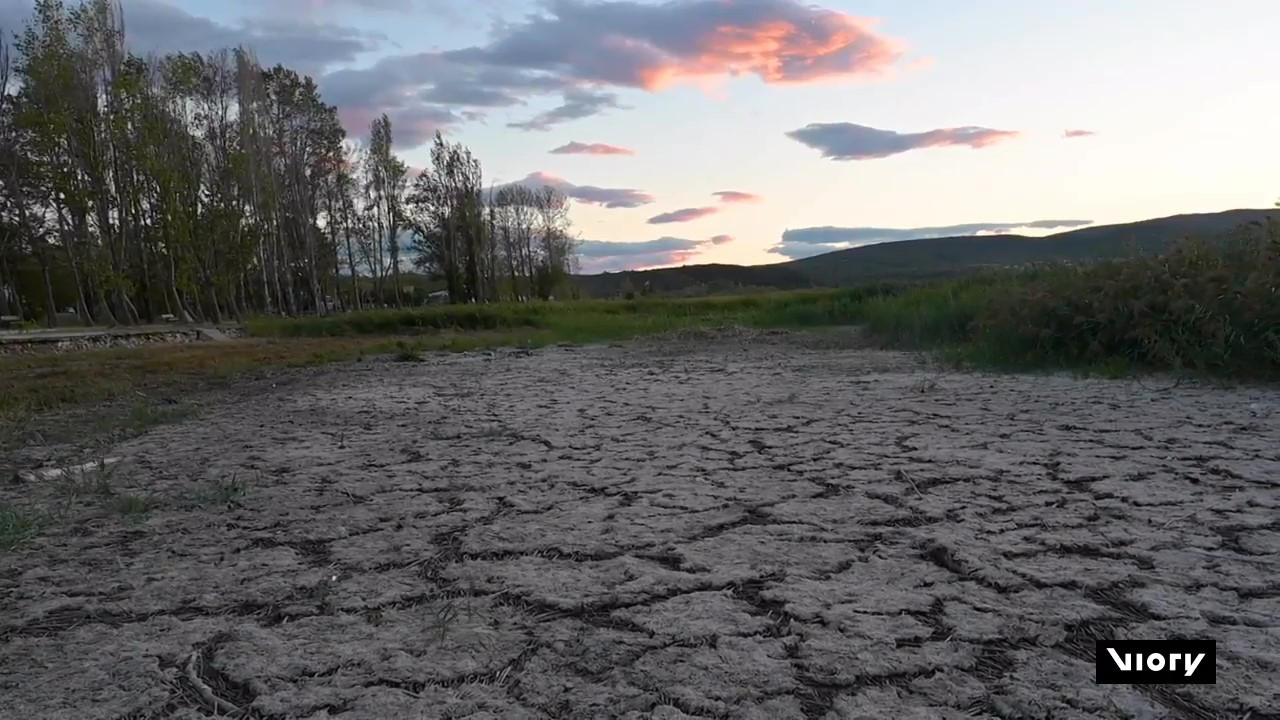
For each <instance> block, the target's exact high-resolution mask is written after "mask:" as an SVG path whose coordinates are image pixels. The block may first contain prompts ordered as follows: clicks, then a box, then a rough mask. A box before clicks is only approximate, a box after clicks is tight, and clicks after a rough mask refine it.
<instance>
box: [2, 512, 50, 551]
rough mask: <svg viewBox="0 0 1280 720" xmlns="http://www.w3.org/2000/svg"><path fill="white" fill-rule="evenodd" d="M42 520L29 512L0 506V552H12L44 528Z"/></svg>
mask: <svg viewBox="0 0 1280 720" xmlns="http://www.w3.org/2000/svg"><path fill="white" fill-rule="evenodd" d="M44 524H45V523H44V518H42V517H40V516H37V515H35V514H32V513H31V512H30V511H27V510H22V509H19V508H13V507H2V506H0V550H12V549H14V548H16V547H17V546H19V545H21V544H22V543H24V542H26V541H27V540H30V539H31V538H32V537H34V536H35V534H36V533H38V532H40V529H41V528H43V527H44Z"/></svg>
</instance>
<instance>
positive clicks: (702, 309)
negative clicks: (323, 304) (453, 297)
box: [248, 285, 900, 342]
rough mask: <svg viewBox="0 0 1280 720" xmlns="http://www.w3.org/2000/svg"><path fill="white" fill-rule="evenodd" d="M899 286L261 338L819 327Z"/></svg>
mask: <svg viewBox="0 0 1280 720" xmlns="http://www.w3.org/2000/svg"><path fill="white" fill-rule="evenodd" d="M899 291H900V287H899V286H895V285H867V286H859V287H853V288H846V289H842V290H804V291H793V292H780V293H762V294H757V295H739V296H724V297H704V298H638V299H634V300H577V301H552V302H534V303H495V304H490V305H463V306H452V305H450V306H438V307H422V308H405V309H398V310H373V311H366V312H357V313H345V314H339V315H331V316H328V317H313V318H258V319H254V320H251V321H250V322H249V323H248V330H249V333H250V334H251V335H254V336H259V337H342V336H358V335H423V336H433V337H439V336H441V335H442V334H445V335H447V334H449V333H454V334H457V333H476V332H479V333H485V332H489V333H494V332H496V333H503V334H514V335H523V336H527V337H530V338H537V337H544V336H545V337H547V338H550V337H555V338H558V339H559V340H561V341H569V342H577V341H590V340H611V339H616V338H620V337H627V336H634V335H642V334H649V333H653V332H661V331H663V330H672V329H678V328H683V327H690V326H703V325H715V324H740V325H751V326H773V327H779V326H794V327H805V326H817V325H835V324H844V323H847V322H850V321H852V320H854V319H855V318H856V317H857V314H858V312H859V308H860V307H861V305H862V303H863V302H865V301H866V300H867V299H868V298H872V297H881V296H885V295H889V294H892V293H895V292H899Z"/></svg>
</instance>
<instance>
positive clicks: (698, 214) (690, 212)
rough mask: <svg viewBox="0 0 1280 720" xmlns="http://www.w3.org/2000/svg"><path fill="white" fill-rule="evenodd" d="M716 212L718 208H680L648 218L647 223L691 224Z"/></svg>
mask: <svg viewBox="0 0 1280 720" xmlns="http://www.w3.org/2000/svg"><path fill="white" fill-rule="evenodd" d="M718 212H720V208H716V207H698V208H681V209H679V210H672V211H671V212H665V213H662V214H661V215H654V216H653V217H651V218H649V220H648V221H647V222H648V223H649V224H650V225H664V224H666V223H683V222H693V221H694V220H697V219H699V218H704V217H706V216H708V215H715V214H716V213H718Z"/></svg>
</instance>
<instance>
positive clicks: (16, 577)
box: [0, 334, 1280, 720]
mask: <svg viewBox="0 0 1280 720" xmlns="http://www.w3.org/2000/svg"><path fill="white" fill-rule="evenodd" d="M302 374H305V375H306V377H305V378H304V379H305V381H302V379H296V380H297V381H291V382H282V383H281V384H280V386H279V387H278V388H276V389H275V390H272V391H267V390H265V389H263V388H258V389H256V390H255V391H254V393H253V395H252V396H250V397H245V398H243V399H242V400H241V401H239V402H229V401H228V402H222V403H220V404H215V405H213V406H212V407H209V408H207V410H206V411H205V412H204V413H203V414H202V415H201V416H199V417H197V418H194V419H190V420H187V421H184V422H181V423H179V424H175V425H170V426H161V427H157V428H154V429H152V430H150V431H149V432H147V433H146V434H145V435H143V436H141V437H137V438H135V439H132V440H128V441H125V442H122V443H119V444H117V445H116V446H114V447H111V448H109V449H108V451H107V452H108V453H109V454H110V455H111V456H113V457H120V458H122V461H121V463H120V464H119V468H120V470H119V471H118V472H117V474H116V475H115V480H113V482H118V483H121V484H122V485H127V486H128V488H127V490H126V489H125V488H124V487H121V488H119V489H118V492H120V493H123V492H126V491H127V492H131V493H136V494H145V495H146V496H148V497H152V498H154V499H156V502H155V503H153V504H152V505H149V506H148V510H147V511H146V512H145V513H142V514H140V515H135V516H130V517H123V516H115V515H112V514H111V513H106V512H103V511H102V509H101V508H100V507H98V506H96V505H95V506H93V507H90V504H91V503H87V501H84V500H83V498H81V499H79V500H76V501H75V502H72V501H71V500H68V499H67V498H65V497H63V496H61V495H59V492H61V491H60V490H59V489H57V488H55V487H53V485H51V484H50V485H42V486H17V485H8V486H4V487H3V489H2V490H0V501H3V502H4V504H6V505H9V506H18V507H26V508H29V509H30V510H32V511H33V512H36V511H41V510H42V509H43V510H48V509H52V508H58V509H59V512H58V514H57V515H56V517H57V518H58V521H57V522H55V523H53V524H52V525H51V526H49V527H47V528H46V529H45V530H44V531H43V532H41V533H40V534H39V535H37V536H36V537H35V538H34V539H32V540H30V541H28V542H26V543H25V544H23V545H20V546H19V547H18V548H17V549H15V550H12V551H5V552H4V554H3V562H2V563H0V564H3V565H4V567H3V568H0V696H3V697H4V702H0V717H3V718H15V720H16V719H18V718H22V719H24V720H26V719H28V718H50V719H53V718H59V719H60V718H104V719H107V718H110V719H124V718H129V719H131V720H141V719H142V718H197V717H212V716H215V715H216V714H218V713H221V714H222V715H223V716H227V717H239V718H254V719H257V720H277V719H283V718H312V719H315V720H319V719H321V718H330V719H331V718H344V719H347V720H355V719H359V718H369V719H370V720H373V719H375V718H400V717H404V718H437V717H441V718H444V717H450V718H452V717H467V716H472V715H478V716H487V717H501V718H507V717H511V718H550V717H556V718H559V717H569V718H598V717H619V718H646V717H668V718H670V717H689V716H692V717H713V718H761V719H766V718H767V719H772V718H784V719H785V718H822V719H824V720H825V719H827V718H880V717H883V718H893V717H920V718H924V717H938V718H953V717H954V718H960V717H972V716H980V717H997V718H1058V717H1064V718H1068V717H1069V718H1076V717H1098V718H1129V717H1132V718H1138V717H1144V718H1145V717H1150V718H1174V719H1180V720H1192V719H1195V720H1200V719H1207V718H1227V717H1247V716H1249V717H1252V718H1254V719H1255V720H1256V719H1258V718H1263V717H1277V715H1276V713H1277V711H1278V709H1280V685H1278V684H1277V683H1276V682H1275V678H1277V677H1280V590H1277V585H1276V582H1275V577H1276V573H1277V572H1278V571H1280V522H1277V520H1276V517H1277V514H1278V513H1280V427H1278V426H1277V424H1276V423H1275V422H1270V421H1269V422H1259V421H1256V420H1255V419H1252V418H1250V417H1249V410H1248V407H1249V405H1250V404H1251V403H1254V402H1259V401H1261V402H1267V403H1275V402H1276V401H1277V397H1276V396H1277V393H1276V391H1274V390H1268V389H1223V388H1217V387H1209V386H1197V385H1195V384H1190V383H1188V384H1184V385H1180V386H1178V387H1176V388H1172V389H1170V390H1168V391H1167V392H1160V393H1153V392H1151V391H1149V390H1147V389H1145V388H1144V387H1143V386H1142V385H1141V384H1139V383H1131V382H1122V381H1103V380H1082V379H1075V378H1070V377H1064V376H1048V377H1045V376H1036V377H1032V376H1016V377H1015V376H1009V377H1000V376H988V375H978V374H948V375H946V376H939V377H938V378H936V379H934V380H933V381H932V382H929V383H922V381H921V378H922V377H923V376H924V374H923V371H922V370H920V369H919V367H918V364H917V363H916V362H915V361H914V359H913V358H912V357H911V356H908V355H902V354H895V353H884V352H874V351H868V350H850V349H823V348H815V347H812V346H809V345H806V342H805V341H804V339H803V337H802V336H797V335H782V334H771V335H767V336H765V337H764V338H763V339H756V340H744V339H741V338H734V337H729V338H727V339H726V338H721V339H719V340H716V339H714V338H703V339H702V340H701V341H700V342H697V343H685V344H681V343H679V342H675V341H668V342H645V343H635V344H632V345H629V346H625V347H610V348H592V349H576V350H575V349H551V350H546V351H540V352H536V353H532V354H529V353H481V354H463V355H456V356H440V357H434V358H431V359H430V360H429V361H427V362H424V363H417V364H398V363H380V362H370V363H364V364H359V365H352V366H347V367H338V368H332V369H327V370H319V371H317V370H312V371H307V372H306V373H302ZM236 477H238V478H255V481H254V482H253V483H251V484H249V486H248V487H247V489H246V490H245V492H243V493H241V494H239V495H237V496H236V497H235V498H234V501H226V502H222V501H220V502H217V503H210V502H203V503H202V502H199V501H193V500H192V498H200V497H205V496H206V495H207V490H208V488H210V487H229V486H227V485H225V484H224V485H221V486H219V485H218V483H219V482H222V481H225V480H226V479H227V478H236ZM201 493H205V494H204V495H202V494H201ZM1184 637H1197V638H1211V639H1214V640H1216V641H1217V643H1218V651H1217V652H1218V665H1217V676H1218V683H1217V685H1213V686H1180V687H1174V686H1143V685H1139V686H1123V685H1118V686H1099V685H1095V684H1094V682H1093V673H1094V668H1093V652H1094V644H1093V643H1094V641H1095V640H1096V639H1098V638H1147V639H1159V638H1184ZM1250 714H1251V715H1250Z"/></svg>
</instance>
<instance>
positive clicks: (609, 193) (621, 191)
mask: <svg viewBox="0 0 1280 720" xmlns="http://www.w3.org/2000/svg"><path fill="white" fill-rule="evenodd" d="M509 185H524V186H525V187H530V188H534V189H537V188H541V187H544V186H547V185H550V186H551V187H553V188H555V189H557V190H559V191H560V192H562V193H564V194H565V195H566V196H568V197H571V198H573V199H574V200H577V201H578V202H582V203H587V204H589V205H600V206H601V207H606V208H636V207H640V206H641V205H648V204H649V203H652V202H654V198H653V196H652V195H650V194H649V193H646V192H641V191H640V190H633V189H631V188H603V187H596V186H594V185H574V184H573V183H571V182H569V181H568V180H565V179H564V178H561V177H557V176H555V175H552V174H551V173H545V172H535V173H530V174H529V175H527V176H525V178H524V179H522V180H517V181H516V182H514V183H509ZM504 187H505V186H504ZM500 189H501V188H500V187H499V188H495V191H496V190H500Z"/></svg>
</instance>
